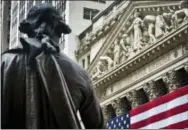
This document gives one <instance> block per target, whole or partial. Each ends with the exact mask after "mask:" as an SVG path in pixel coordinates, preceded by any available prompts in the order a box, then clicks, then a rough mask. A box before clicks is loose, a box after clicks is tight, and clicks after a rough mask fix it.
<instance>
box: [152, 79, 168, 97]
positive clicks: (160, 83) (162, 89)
mask: <svg viewBox="0 0 188 130" xmlns="http://www.w3.org/2000/svg"><path fill="white" fill-rule="evenodd" d="M155 85H156V87H157V89H158V91H160V92H161V95H165V94H167V93H168V89H167V87H166V85H165V83H164V81H163V79H159V80H157V81H155Z"/></svg>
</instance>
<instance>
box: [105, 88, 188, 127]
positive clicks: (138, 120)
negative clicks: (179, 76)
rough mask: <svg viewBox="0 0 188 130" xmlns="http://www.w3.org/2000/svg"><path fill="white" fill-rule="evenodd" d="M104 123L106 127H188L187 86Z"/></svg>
mask: <svg viewBox="0 0 188 130" xmlns="http://www.w3.org/2000/svg"><path fill="white" fill-rule="evenodd" d="M106 125H107V128H108V129H130V128H131V129H184V128H188V86H185V87H182V88H180V89H177V90H175V91H174V92H172V93H169V94H166V95H164V96H161V97H159V98H157V99H154V100H152V101H150V102H148V103H146V104H143V105H141V106H138V107H136V108H134V109H132V110H131V111H130V112H129V113H126V114H124V115H121V116H117V117H115V118H113V119H112V120H109V121H108V122H107V124H106Z"/></svg>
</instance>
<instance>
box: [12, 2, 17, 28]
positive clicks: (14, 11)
mask: <svg viewBox="0 0 188 130" xmlns="http://www.w3.org/2000/svg"><path fill="white" fill-rule="evenodd" d="M17 13H18V4H16V5H15V6H14V8H13V10H12V28H13V27H14V26H15V25H16V23H17Z"/></svg>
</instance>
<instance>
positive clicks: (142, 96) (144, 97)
mask: <svg viewBox="0 0 188 130" xmlns="http://www.w3.org/2000/svg"><path fill="white" fill-rule="evenodd" d="M137 94H138V97H140V99H139V100H141V104H144V103H147V102H148V101H149V100H148V97H147V95H146V93H145V92H144V89H143V88H141V89H139V90H137Z"/></svg>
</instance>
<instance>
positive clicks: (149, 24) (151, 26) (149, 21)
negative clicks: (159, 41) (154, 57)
mask: <svg viewBox="0 0 188 130" xmlns="http://www.w3.org/2000/svg"><path fill="white" fill-rule="evenodd" d="M155 21H156V16H154V15H146V16H145V17H144V19H143V24H145V25H146V28H147V31H148V34H149V37H150V38H149V40H150V41H149V42H150V43H154V42H155V41H156V38H155V36H154V35H155V32H154V31H155Z"/></svg>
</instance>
